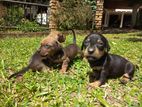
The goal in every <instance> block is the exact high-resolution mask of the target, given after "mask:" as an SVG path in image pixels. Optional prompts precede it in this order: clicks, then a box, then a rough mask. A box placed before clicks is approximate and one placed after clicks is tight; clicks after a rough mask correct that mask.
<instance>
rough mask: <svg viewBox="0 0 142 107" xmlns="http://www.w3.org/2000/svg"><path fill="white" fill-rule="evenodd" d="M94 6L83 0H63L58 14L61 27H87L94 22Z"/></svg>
mask: <svg viewBox="0 0 142 107" xmlns="http://www.w3.org/2000/svg"><path fill="white" fill-rule="evenodd" d="M92 14H93V11H92V8H91V6H90V5H89V4H87V3H86V2H85V1H82V0H63V1H62V3H60V8H59V12H58V15H57V17H58V18H57V19H58V26H59V28H60V29H70V28H77V29H84V28H85V29H87V28H88V27H90V26H91V24H90V23H91V22H92V18H93V17H92Z"/></svg>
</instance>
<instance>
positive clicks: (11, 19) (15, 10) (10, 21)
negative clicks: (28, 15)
mask: <svg viewBox="0 0 142 107" xmlns="http://www.w3.org/2000/svg"><path fill="white" fill-rule="evenodd" d="M23 15H24V9H23V8H21V7H16V6H13V7H10V8H8V9H7V15H6V16H5V17H4V19H5V25H7V26H15V25H16V24H17V23H19V22H20V20H21V19H22V17H23Z"/></svg>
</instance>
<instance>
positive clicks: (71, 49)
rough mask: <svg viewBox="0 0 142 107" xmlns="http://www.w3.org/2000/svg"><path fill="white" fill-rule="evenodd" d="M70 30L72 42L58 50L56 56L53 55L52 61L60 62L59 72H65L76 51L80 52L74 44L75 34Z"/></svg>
mask: <svg viewBox="0 0 142 107" xmlns="http://www.w3.org/2000/svg"><path fill="white" fill-rule="evenodd" d="M72 32H73V43H72V44H69V45H68V46H66V47H65V48H62V49H61V50H59V51H58V52H57V54H56V56H54V57H53V61H54V63H58V64H62V67H61V70H60V73H66V71H67V68H68V65H69V63H70V61H71V60H73V59H74V58H75V57H76V56H77V54H78V53H81V49H80V48H79V47H78V46H77V44H76V36H75V32H74V30H72Z"/></svg>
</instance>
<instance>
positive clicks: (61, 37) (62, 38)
mask: <svg viewBox="0 0 142 107" xmlns="http://www.w3.org/2000/svg"><path fill="white" fill-rule="evenodd" d="M48 36H50V37H54V38H55V39H56V40H57V41H59V42H60V43H63V42H65V40H66V37H65V35H63V33H61V32H60V31H57V30H55V31H52V32H50V33H49V35H48Z"/></svg>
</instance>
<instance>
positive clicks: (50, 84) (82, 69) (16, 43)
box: [0, 33, 142, 107]
mask: <svg viewBox="0 0 142 107" xmlns="http://www.w3.org/2000/svg"><path fill="white" fill-rule="evenodd" d="M85 35H86V34H85ZM45 36H46V35H45ZM105 36H106V37H107V38H108V40H109V43H110V45H111V51H110V53H114V54H118V55H121V56H123V57H125V58H127V59H129V60H130V61H131V62H133V63H134V64H136V65H138V66H139V70H136V72H135V76H134V78H133V81H132V82H129V83H128V84H127V85H122V84H120V82H119V79H111V80H109V81H108V82H107V83H106V84H105V85H103V86H102V87H100V88H97V89H88V88H87V87H88V75H87V72H88V71H91V69H90V67H89V66H88V63H87V62H85V61H82V60H81V59H79V58H76V59H75V60H74V62H73V63H72V64H71V66H70V68H69V70H68V72H69V73H68V74H67V75H61V74H59V69H54V70H53V73H48V72H47V73H39V72H36V73H35V72H28V73H26V74H25V75H24V79H23V80H22V81H14V80H15V79H12V80H10V81H9V80H7V77H8V76H9V75H10V74H11V73H13V72H16V71H18V70H20V69H21V68H22V67H23V66H26V65H27V62H28V60H29V58H30V56H31V55H32V54H33V52H34V51H35V50H36V49H37V48H38V47H39V42H40V41H41V39H42V38H44V36H43V37H30V38H29V37H21V38H11V37H7V38H4V39H0V107H50V106H52V107H96V106H99V107H101V106H103V105H105V106H106V107H141V106H142V88H141V87H142V73H141V71H142V37H141V36H142V34H141V33H131V34H105ZM84 37H85V36H84V34H83V35H77V43H78V45H79V46H81V43H82V40H83V39H84ZM71 42H72V35H68V36H67V40H66V42H65V44H64V45H67V44H69V43H71Z"/></svg>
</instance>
